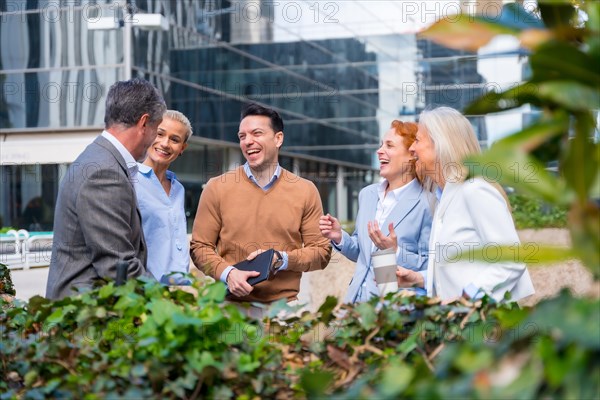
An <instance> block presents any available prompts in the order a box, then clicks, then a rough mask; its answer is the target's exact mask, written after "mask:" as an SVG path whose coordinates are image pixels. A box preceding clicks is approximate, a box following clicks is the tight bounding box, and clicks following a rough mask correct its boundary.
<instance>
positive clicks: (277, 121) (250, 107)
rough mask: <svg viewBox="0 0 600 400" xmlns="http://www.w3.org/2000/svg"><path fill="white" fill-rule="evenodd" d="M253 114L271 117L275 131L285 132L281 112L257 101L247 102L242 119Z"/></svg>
mask: <svg viewBox="0 0 600 400" xmlns="http://www.w3.org/2000/svg"><path fill="white" fill-rule="evenodd" d="M251 115H262V116H263V117H269V119H270V120H271V128H272V129H273V131H274V132H275V133H277V132H279V131H281V132H283V120H282V119H281V117H280V116H279V113H278V112H277V111H275V110H273V109H272V108H267V107H263V106H261V105H259V104H256V103H250V104H246V105H245V106H244V108H242V116H241V118H240V121H241V120H243V119H244V118H246V117H248V116H251Z"/></svg>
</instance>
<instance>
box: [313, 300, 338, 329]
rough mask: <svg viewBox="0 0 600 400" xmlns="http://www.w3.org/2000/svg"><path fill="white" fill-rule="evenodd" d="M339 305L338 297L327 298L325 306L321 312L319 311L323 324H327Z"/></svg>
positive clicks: (320, 309) (322, 306)
mask: <svg viewBox="0 0 600 400" xmlns="http://www.w3.org/2000/svg"><path fill="white" fill-rule="evenodd" d="M337 304H338V299H337V298H336V297H334V296H327V298H326V299H325V301H324V302H323V304H321V306H320V307H319V310H318V311H317V312H318V313H319V314H321V320H322V321H323V322H325V323H327V322H328V321H329V320H330V319H331V317H332V313H333V310H334V309H335V307H336V306H337Z"/></svg>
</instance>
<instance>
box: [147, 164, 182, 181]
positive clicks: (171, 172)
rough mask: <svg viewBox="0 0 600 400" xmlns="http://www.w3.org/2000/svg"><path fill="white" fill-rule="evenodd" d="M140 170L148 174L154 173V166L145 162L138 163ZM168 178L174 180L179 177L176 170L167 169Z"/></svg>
mask: <svg viewBox="0 0 600 400" xmlns="http://www.w3.org/2000/svg"><path fill="white" fill-rule="evenodd" d="M138 171H139V172H140V173H141V174H144V175H146V176H149V175H150V174H153V173H154V170H153V169H152V167H150V166H149V165H146V164H143V163H138ZM167 179H168V180H170V181H171V182H173V180H175V179H177V175H175V172H173V171H170V170H167Z"/></svg>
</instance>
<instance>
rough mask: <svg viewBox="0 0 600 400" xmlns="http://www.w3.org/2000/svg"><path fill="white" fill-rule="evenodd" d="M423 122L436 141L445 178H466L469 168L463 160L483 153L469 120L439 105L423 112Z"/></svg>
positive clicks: (437, 154) (437, 152)
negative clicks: (464, 164)
mask: <svg viewBox="0 0 600 400" xmlns="http://www.w3.org/2000/svg"><path fill="white" fill-rule="evenodd" d="M419 124H420V125H422V126H424V127H425V129H426V131H427V134H428V135H429V137H430V138H431V141H432V142H433V146H434V148H435V154H436V159H437V168H439V172H440V173H441V174H443V177H444V179H445V181H446V182H459V181H463V180H464V179H465V178H466V176H467V172H468V171H467V169H466V168H465V167H464V166H463V164H462V161H463V160H464V159H465V157H467V156H469V155H472V154H479V153H481V146H479V141H478V140H477V136H476V135H475V131H474V130H473V126H472V125H471V123H470V122H469V120H468V119H467V118H465V116H463V115H462V114H461V113H460V112H458V111H457V110H455V109H453V108H450V107H438V108H434V109H432V110H425V111H423V112H422V113H421V115H420V117H419Z"/></svg>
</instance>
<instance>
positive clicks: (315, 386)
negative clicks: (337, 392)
mask: <svg viewBox="0 0 600 400" xmlns="http://www.w3.org/2000/svg"><path fill="white" fill-rule="evenodd" d="M333 379H334V376H333V374H332V373H331V372H329V371H309V370H306V369H305V370H303V371H302V372H301V374H300V385H301V386H302V388H303V389H304V390H305V391H306V395H307V397H308V398H319V397H323V396H324V395H325V393H326V391H327V389H328V388H329V387H331V385H332V384H333Z"/></svg>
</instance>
